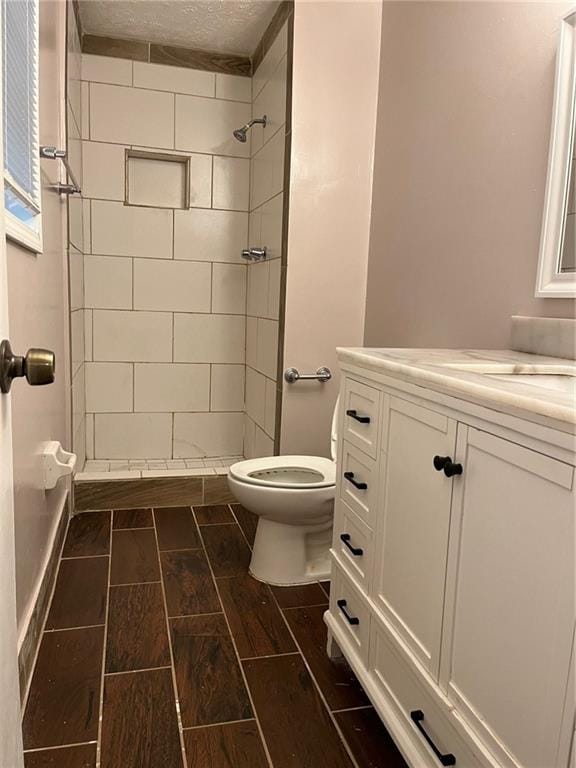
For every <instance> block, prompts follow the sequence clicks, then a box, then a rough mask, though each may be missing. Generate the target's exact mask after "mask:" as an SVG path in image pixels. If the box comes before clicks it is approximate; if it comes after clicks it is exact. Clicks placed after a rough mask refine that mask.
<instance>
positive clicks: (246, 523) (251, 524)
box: [231, 504, 258, 546]
mask: <svg viewBox="0 0 576 768" xmlns="http://www.w3.org/2000/svg"><path fill="white" fill-rule="evenodd" d="M231 506H232V511H233V512H234V515H235V516H236V520H238V525H239V526H240V528H242V530H243V532H244V536H246V538H247V539H248V543H249V544H250V546H253V545H254V539H255V537H256V528H257V526H258V515H255V514H254V512H250V511H249V510H247V509H246V508H245V507H243V506H242V504H232V505H231Z"/></svg>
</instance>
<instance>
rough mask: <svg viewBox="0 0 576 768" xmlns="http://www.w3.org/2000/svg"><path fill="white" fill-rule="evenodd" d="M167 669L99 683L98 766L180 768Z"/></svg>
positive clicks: (115, 676)
mask: <svg viewBox="0 0 576 768" xmlns="http://www.w3.org/2000/svg"><path fill="white" fill-rule="evenodd" d="M182 764H183V761H182V751H181V748H180V738H179V736H178V721H177V719H176V701H175V698H174V688H173V685H172V673H171V672H170V670H169V669H153V670H151V671H149V672H133V673H129V674H127V675H112V676H109V677H106V678H105V679H104V712H103V721H102V754H101V766H102V768H160V766H162V768H182Z"/></svg>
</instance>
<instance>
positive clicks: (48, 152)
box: [40, 147, 82, 195]
mask: <svg viewBox="0 0 576 768" xmlns="http://www.w3.org/2000/svg"><path fill="white" fill-rule="evenodd" d="M40 157H41V158H42V159H43V160H62V163H63V165H64V168H66V173H67V174H68V176H69V177H70V180H71V181H72V184H62V183H61V182H58V184H56V185H55V186H56V189H57V190H58V192H59V193H60V194H61V195H80V194H81V193H82V190H81V189H80V185H79V184H78V181H77V180H76V176H74V171H73V170H72V168H71V167H70V163H69V162H68V153H67V152H66V150H65V149H56V147H40Z"/></svg>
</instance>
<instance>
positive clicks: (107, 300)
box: [84, 256, 132, 309]
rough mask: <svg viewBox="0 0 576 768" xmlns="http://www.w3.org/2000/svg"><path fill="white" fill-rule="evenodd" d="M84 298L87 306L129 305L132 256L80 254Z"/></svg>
mask: <svg viewBox="0 0 576 768" xmlns="http://www.w3.org/2000/svg"><path fill="white" fill-rule="evenodd" d="M84 302H85V306H86V307H87V308H88V309H132V259H126V258H122V257H118V256H84Z"/></svg>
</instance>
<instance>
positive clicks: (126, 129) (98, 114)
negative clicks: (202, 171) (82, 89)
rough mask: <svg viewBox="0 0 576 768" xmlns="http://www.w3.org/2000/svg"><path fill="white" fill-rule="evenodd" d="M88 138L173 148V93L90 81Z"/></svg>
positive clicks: (116, 142)
mask: <svg viewBox="0 0 576 768" xmlns="http://www.w3.org/2000/svg"><path fill="white" fill-rule="evenodd" d="M90 138H91V139H92V141H106V142H111V143H115V144H139V145H144V146H146V147H156V148H164V149H173V148H174V94H172V93H163V92H161V91H147V90H144V89H141V88H129V87H128V88H127V87H124V86H120V85H102V84H100V83H94V82H92V83H90ZM190 149H192V150H193V149H194V147H190Z"/></svg>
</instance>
